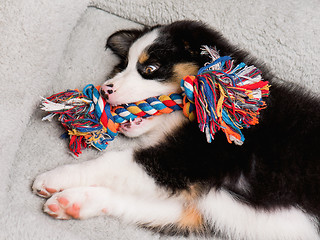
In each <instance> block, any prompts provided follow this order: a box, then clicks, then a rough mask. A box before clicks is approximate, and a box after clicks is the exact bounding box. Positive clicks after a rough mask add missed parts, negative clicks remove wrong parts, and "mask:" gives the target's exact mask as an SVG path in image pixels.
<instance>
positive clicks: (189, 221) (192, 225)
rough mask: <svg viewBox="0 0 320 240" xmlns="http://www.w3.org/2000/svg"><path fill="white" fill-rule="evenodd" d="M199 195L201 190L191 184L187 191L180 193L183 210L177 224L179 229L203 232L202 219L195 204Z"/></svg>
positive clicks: (199, 186)
mask: <svg viewBox="0 0 320 240" xmlns="http://www.w3.org/2000/svg"><path fill="white" fill-rule="evenodd" d="M201 194H202V188H201V185H199V184H193V185H191V186H189V189H188V190H184V191H182V192H181V196H182V197H183V198H184V199H185V209H184V211H183V213H182V215H181V218H180V221H179V222H178V224H177V225H178V227H179V228H181V229H185V230H189V231H197V232H201V231H203V230H204V225H203V223H204V222H203V217H202V215H201V213H200V212H199V210H198V209H197V208H196V204H195V202H196V201H197V199H199V197H200V196H201Z"/></svg>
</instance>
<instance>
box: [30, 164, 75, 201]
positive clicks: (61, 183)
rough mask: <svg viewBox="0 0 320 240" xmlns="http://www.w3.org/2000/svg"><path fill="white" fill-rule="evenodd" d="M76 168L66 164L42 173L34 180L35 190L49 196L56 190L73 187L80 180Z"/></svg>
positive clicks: (36, 192) (33, 187)
mask: <svg viewBox="0 0 320 240" xmlns="http://www.w3.org/2000/svg"><path fill="white" fill-rule="evenodd" d="M76 170H77V169H72V168H71V166H68V165H66V166H62V167H59V168H56V169H54V170H51V171H48V172H45V173H42V174H40V175H39V176H38V177H37V178H36V180H35V181H34V182H33V186H32V189H33V192H34V193H35V194H37V195H39V196H40V197H45V198H48V197H50V196H52V194H54V193H56V192H60V191H62V190H64V189H66V188H70V187H73V186H74V185H75V183H76V182H77V180H78V179H77V175H78V174H77V171H76Z"/></svg>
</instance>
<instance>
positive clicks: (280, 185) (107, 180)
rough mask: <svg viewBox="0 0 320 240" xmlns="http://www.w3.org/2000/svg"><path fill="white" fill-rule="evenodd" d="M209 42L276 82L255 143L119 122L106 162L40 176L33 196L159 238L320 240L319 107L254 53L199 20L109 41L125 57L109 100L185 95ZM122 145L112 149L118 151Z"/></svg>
mask: <svg viewBox="0 0 320 240" xmlns="http://www.w3.org/2000/svg"><path fill="white" fill-rule="evenodd" d="M203 45H208V46H211V47H215V48H216V49H217V50H218V51H219V53H220V55H221V56H231V57H232V58H233V59H234V60H235V62H236V63H240V62H245V63H246V64H247V65H255V66H256V67H258V68H259V69H260V70H262V73H263V78H264V79H265V80H268V81H269V82H270V84H271V86H272V87H271V94H270V97H269V98H268V100H267V106H268V107H267V108H266V109H265V110H263V111H262V112H261V116H260V123H259V124H258V125H256V126H253V127H251V128H250V129H245V130H243V133H244V135H245V137H246V141H245V142H244V143H243V145H241V146H238V145H235V144H229V143H228V142H227V140H226V137H225V136H224V134H223V133H217V134H216V136H215V139H214V141H213V142H212V143H210V144H209V143H207V141H206V138H205V135H204V134H203V133H202V132H201V131H200V130H199V128H198V124H197V123H196V122H190V121H189V120H188V119H187V118H185V117H184V116H183V113H182V111H176V112H173V113H171V114H163V115H160V116H155V117H152V118H147V119H138V120H135V121H133V122H129V123H126V124H122V125H121V126H120V132H121V133H122V136H121V137H118V138H117V140H116V141H117V143H112V144H111V146H110V147H109V149H108V150H107V151H106V152H105V153H104V154H103V155H101V157H99V158H98V159H94V160H91V161H86V162H84V163H80V164H72V165H65V166H61V167H58V168H56V169H54V170H52V171H48V172H45V173H43V174H41V175H40V176H38V177H37V178H36V180H35V181H34V184H33V190H34V192H35V193H36V194H38V195H40V196H42V197H47V198H49V197H50V198H49V199H48V200H47V202H46V203H45V205H44V211H45V212H46V213H48V214H49V215H51V216H53V217H54V218H57V219H70V218H76V219H86V218H90V217H95V216H100V215H110V216H114V217H118V218H121V219H123V220H124V221H126V222H130V223H136V224H138V225H141V226H144V227H148V228H152V229H156V230H158V231H162V232H176V233H184V234H185V233H199V234H213V235H215V236H219V237H222V238H224V239H236V240H239V239H245V240H258V239H262V240H267V239H278V240H294V239H303V240H307V239H309V240H316V239H320V235H319V218H320V156H319V151H318V150H319V149H318V148H319V143H320V101H319V98H317V97H315V96H313V95H312V94H311V93H309V92H307V91H306V90H304V89H302V88H300V87H297V86H294V85H293V84H290V83H287V82H282V81H279V80H276V79H274V78H273V76H272V75H270V73H269V71H268V70H267V69H266V68H265V67H264V66H263V65H262V64H261V63H260V62H257V61H256V60H255V59H253V58H252V57H250V56H249V55H248V53H246V52H244V51H242V50H239V49H237V48H235V47H234V46H232V45H231V44H230V43H229V42H228V41H227V40H226V39H225V38H224V37H223V36H221V35H220V34H219V33H218V32H216V31H215V30H212V29H210V28H208V27H207V26H205V25H204V24H202V23H199V22H192V21H180V22H175V23H172V24H170V25H165V26H155V27H151V28H149V27H148V28H145V29H143V30H123V31H118V32H116V33H114V34H113V35H111V36H110V37H109V39H108V41H107V48H109V49H111V50H112V51H113V52H114V54H116V55H117V56H118V57H119V58H120V63H119V64H118V65H117V66H116V67H115V69H114V71H113V72H112V74H111V76H110V77H109V79H108V80H107V81H106V82H105V83H104V84H103V85H102V87H101V94H103V96H104V98H105V99H106V100H107V101H108V102H109V103H110V104H111V105H119V104H125V103H131V102H135V101H138V100H143V99H146V98H148V97H153V96H158V95H161V94H169V93H171V92H180V91H181V88H180V81H181V79H182V78H183V77H184V76H186V75H196V74H197V71H198V70H199V68H200V67H202V66H203V65H204V64H205V63H207V62H210V58H209V57H208V56H207V55H203V54H201V48H202V46H203ZM112 145H114V146H112Z"/></svg>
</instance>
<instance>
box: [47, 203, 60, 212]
mask: <svg viewBox="0 0 320 240" xmlns="http://www.w3.org/2000/svg"><path fill="white" fill-rule="evenodd" d="M48 208H49V209H50V211H52V212H58V211H59V210H60V207H59V206H58V205H57V204H50V205H48Z"/></svg>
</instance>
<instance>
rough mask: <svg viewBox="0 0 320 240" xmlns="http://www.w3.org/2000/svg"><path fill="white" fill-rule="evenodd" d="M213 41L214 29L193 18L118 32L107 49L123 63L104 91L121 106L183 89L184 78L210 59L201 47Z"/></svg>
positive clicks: (105, 94) (106, 96) (111, 37)
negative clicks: (194, 20)
mask: <svg viewBox="0 0 320 240" xmlns="http://www.w3.org/2000/svg"><path fill="white" fill-rule="evenodd" d="M212 40H213V39H212V31H210V30H209V29H208V28H206V27H205V26H204V25H202V24H200V23H197V22H191V21H182V22H176V23H173V24H170V25H166V26H156V27H152V28H145V29H143V30H123V31H118V32H116V33H114V34H113V35H111V36H110V37H109V39H108V41H107V48H110V49H111V50H112V51H113V52H114V53H115V54H116V55H118V56H119V58H120V64H119V65H118V66H116V68H115V70H114V72H113V74H112V77H111V78H110V79H109V80H107V81H106V82H105V83H104V84H103V85H102V86H101V93H102V95H103V96H104V97H105V98H106V100H107V101H108V102H109V103H110V104H111V105H120V104H125V103H131V102H136V101H139V100H144V99H146V98H148V97H153V96H159V95H162V94H169V93H172V92H181V89H180V82H181V79H182V78H183V77H184V76H187V75H195V74H197V71H198V69H199V68H200V67H201V66H203V64H204V63H205V62H207V61H208V57H207V56H203V55H201V54H200V51H201V50H200V49H201V46H202V45H212V44H211V43H212Z"/></svg>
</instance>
